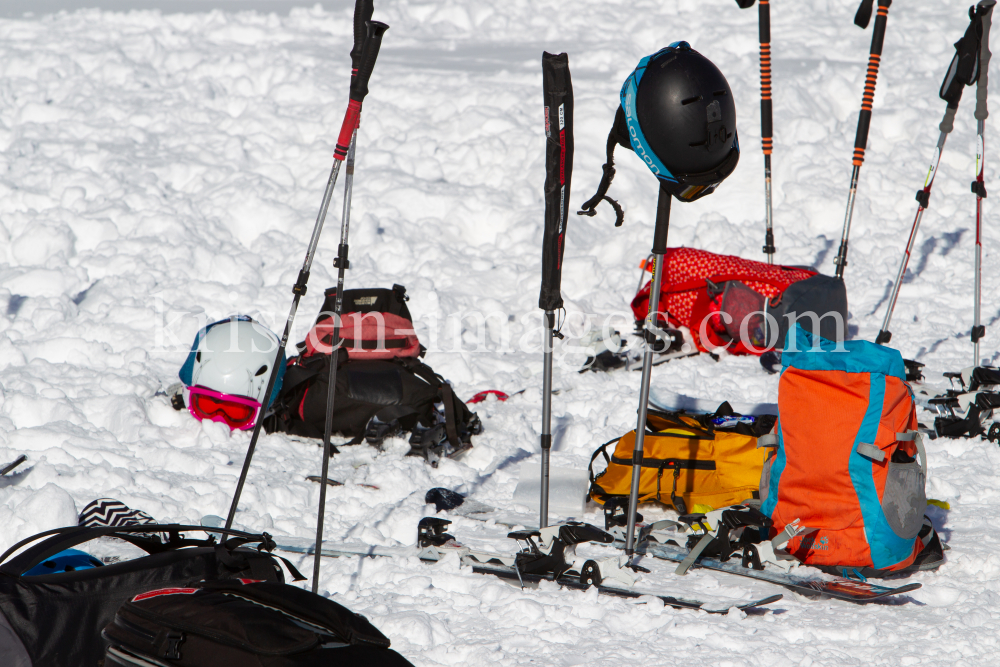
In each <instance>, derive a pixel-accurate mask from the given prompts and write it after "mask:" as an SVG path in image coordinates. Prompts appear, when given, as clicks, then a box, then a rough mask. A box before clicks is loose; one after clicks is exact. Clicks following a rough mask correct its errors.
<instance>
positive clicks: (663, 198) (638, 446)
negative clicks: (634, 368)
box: [625, 187, 671, 559]
mask: <svg viewBox="0 0 1000 667" xmlns="http://www.w3.org/2000/svg"><path fill="white" fill-rule="evenodd" d="M670 199H671V195H670V193H669V192H667V191H666V190H664V189H663V188H662V187H661V188H660V194H659V197H658V198H657V201H656V226H655V227H654V230H653V261H654V262H656V264H655V266H654V267H653V284H652V287H651V288H650V292H649V312H648V313H646V323H645V326H644V328H643V332H642V335H643V338H644V339H645V341H646V346H645V349H644V350H643V353H642V380H641V382H640V385H639V418H638V423H637V425H636V427H635V447H634V449H633V450H632V487H631V489H630V491H629V496H628V524H627V528H626V533H625V555H626V556H628V558H629V559H631V558H632V555H633V554H634V553H635V513H636V509H637V508H638V505H639V476H640V475H641V474H642V449H643V444H644V440H645V436H646V408H647V407H648V404H649V383H650V377H651V375H652V371H653V352H654V346H657V345H658V344H659V345H662V339H661V338H660V336H659V335H658V334H660V333H661V330H660V322H659V320H660V313H659V310H660V286H661V285H662V284H663V257H664V255H666V253H667V232H668V231H669V228H670Z"/></svg>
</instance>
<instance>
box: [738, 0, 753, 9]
mask: <svg viewBox="0 0 1000 667" xmlns="http://www.w3.org/2000/svg"><path fill="white" fill-rule="evenodd" d="M753 2H754V0H736V4H737V5H739V6H740V9H750V8H751V7H753Z"/></svg>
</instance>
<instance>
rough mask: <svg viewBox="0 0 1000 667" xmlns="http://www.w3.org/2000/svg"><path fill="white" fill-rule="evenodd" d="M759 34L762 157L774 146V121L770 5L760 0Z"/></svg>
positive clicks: (766, 0)
mask: <svg viewBox="0 0 1000 667" xmlns="http://www.w3.org/2000/svg"><path fill="white" fill-rule="evenodd" d="M757 11H758V25H759V28H758V30H759V33H760V135H761V144H762V146H763V149H764V155H770V154H771V149H772V148H773V146H774V142H773V140H772V137H773V136H774V119H773V113H772V108H771V5H770V3H769V2H768V0H760V4H759V5H758V6H757Z"/></svg>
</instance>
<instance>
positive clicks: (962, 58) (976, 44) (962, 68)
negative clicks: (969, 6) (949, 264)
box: [875, 0, 996, 345]
mask: <svg viewBox="0 0 1000 667" xmlns="http://www.w3.org/2000/svg"><path fill="white" fill-rule="evenodd" d="M995 2H996V0H983V2H980V3H979V4H980V7H979V8H978V11H975V12H973V11H971V10H970V12H969V14H970V20H969V27H968V28H967V29H966V31H965V34H964V36H963V37H962V39H960V40H958V41H957V42H956V43H955V55H954V56H953V57H952V59H951V63H950V64H949V66H948V71H947V72H946V73H945V77H944V81H943V82H942V83H941V92H940V93H939V96H940V97H941V99H942V100H944V101H945V102H947V103H948V106H947V108H946V109H945V113H944V118H942V119H941V123H940V125H939V126H938V129H939V130H940V131H941V134H940V135H939V136H938V141H937V148H936V149H935V152H934V159H933V160H932V161H931V166H930V169H929V170H928V172H927V178H925V179H924V187H923V189H922V190H918V191H917V202H919V206H918V208H917V214H916V216H915V217H914V219H913V227H912V228H911V229H910V238H909V240H907V242H906V250H905V251H904V252H903V260H902V262H901V263H900V265H899V271H898V272H897V273H896V281H895V282H894V283H893V286H892V293H891V294H890V295H889V304H888V308H887V309H886V313H885V319H884V320H883V322H882V328H881V329H880V330H879V332H878V336H877V337H876V338H875V342H876V343H877V344H879V345H885V344H886V343H888V342H889V341H890V340H892V332H891V331H889V323H890V322H891V321H892V313H893V311H894V310H895V308H896V299H897V297H898V296H899V289H900V287H901V286H902V283H903V276H904V275H905V273H906V266H907V265H908V264H909V262H910V253H911V252H912V251H913V244H914V242H915V241H916V236H917V230H918V229H919V228H920V221H921V219H922V218H923V215H924V211H925V210H927V208H928V207H929V205H930V199H931V187H932V186H933V185H934V177H935V176H936V175H937V169H938V165H939V164H940V162H941V152H942V151H943V150H944V144H945V142H946V141H947V140H948V135H949V134H950V133H951V131H952V130H953V129H954V127H955V114H956V113H957V111H958V105H959V102H960V101H961V100H962V92H963V91H964V90H965V87H966V86H971V85H972V84H973V83H974V82H975V81H976V79H977V77H978V75H979V59H980V50H981V48H982V47H981V39H980V30H981V27H982V24H981V21H982V14H983V12H984V11H985V9H984V5H986V6H988V7H992V6H993V4H995ZM973 191H975V185H974V186H973Z"/></svg>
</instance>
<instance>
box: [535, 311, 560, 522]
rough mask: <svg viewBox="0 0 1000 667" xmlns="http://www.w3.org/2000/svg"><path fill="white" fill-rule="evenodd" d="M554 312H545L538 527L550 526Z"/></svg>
mask: <svg viewBox="0 0 1000 667" xmlns="http://www.w3.org/2000/svg"><path fill="white" fill-rule="evenodd" d="M555 320H556V315H555V312H554V311H551V310H546V311H545V333H544V334H543V336H544V343H543V345H544V346H545V347H544V348H543V352H542V359H543V370H542V438H541V441H542V442H541V444H542V483H541V493H540V495H541V501H540V504H539V515H540V516H539V519H538V526H539V527H540V528H545V527H546V526H548V525H549V459H550V454H551V450H552V339H553V338H554V337H555V333H554V331H555Z"/></svg>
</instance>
